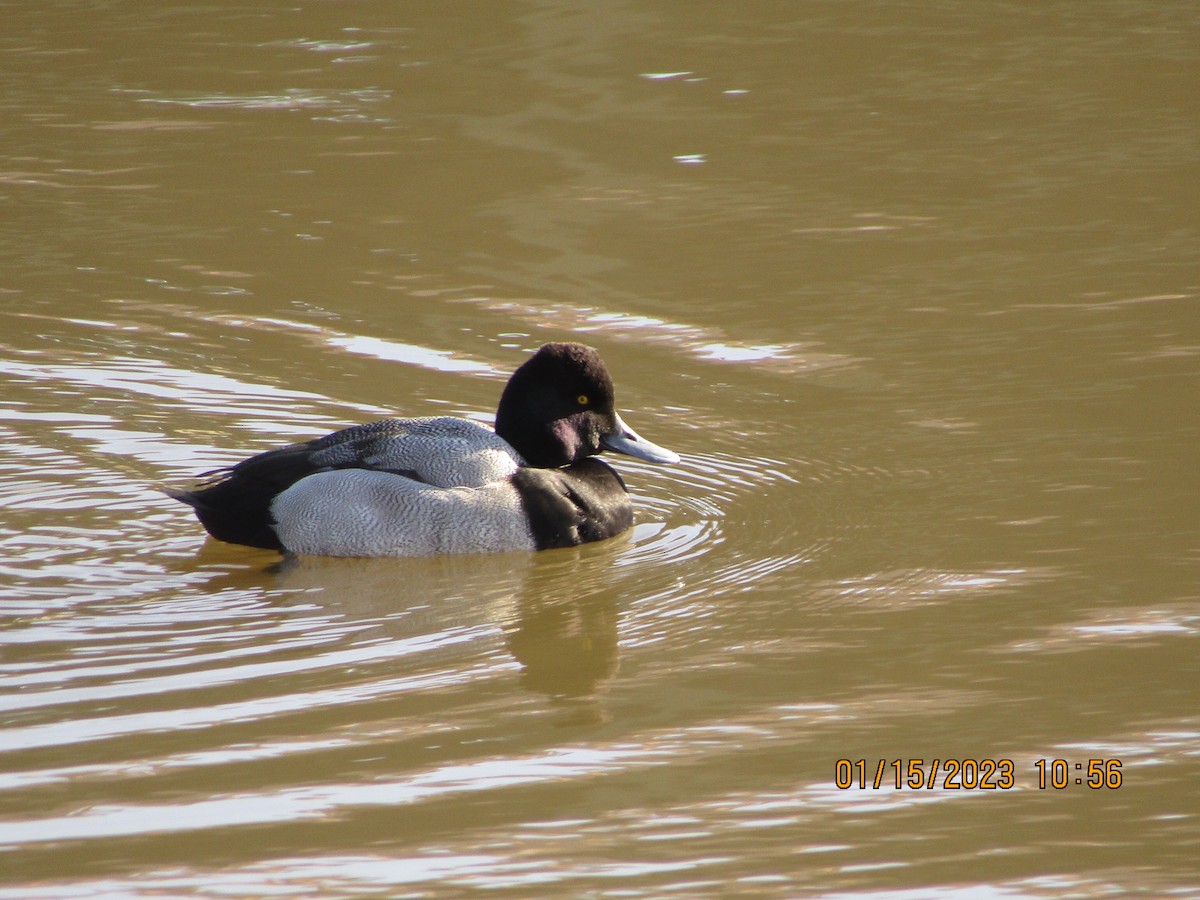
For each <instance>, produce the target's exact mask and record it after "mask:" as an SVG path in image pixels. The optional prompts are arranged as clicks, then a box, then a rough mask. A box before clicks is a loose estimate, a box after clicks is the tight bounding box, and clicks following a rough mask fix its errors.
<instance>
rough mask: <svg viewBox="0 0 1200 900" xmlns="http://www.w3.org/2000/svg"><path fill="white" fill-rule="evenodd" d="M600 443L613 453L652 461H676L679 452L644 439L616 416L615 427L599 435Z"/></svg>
mask: <svg viewBox="0 0 1200 900" xmlns="http://www.w3.org/2000/svg"><path fill="white" fill-rule="evenodd" d="M600 445H601V446H602V447H604V449H605V450H611V451H613V452H614V453H624V454H625V455H626V456H634V457H636V458H638V459H644V460H646V462H652V463H677V462H679V454H678V453H673V452H672V451H670V450H668V449H667V448H666V447H660V446H658V444H653V443H651V442H650V441H648V440H646V439H645V438H644V437H642V436H641V435H640V434H638V433H637V432H636V431H634V430H633V429H632V428H630V427H629V426H628V425H626V424H625V423H624V422H623V421H621V417H620V416H617V427H616V428H615V429H614V430H613V431H611V432H609V433H608V434H604V435H601V436H600Z"/></svg>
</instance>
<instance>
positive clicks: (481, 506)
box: [167, 342, 679, 557]
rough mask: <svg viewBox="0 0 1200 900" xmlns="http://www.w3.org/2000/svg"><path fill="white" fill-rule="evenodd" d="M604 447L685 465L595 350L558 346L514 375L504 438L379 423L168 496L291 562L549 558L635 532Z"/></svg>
mask: <svg viewBox="0 0 1200 900" xmlns="http://www.w3.org/2000/svg"><path fill="white" fill-rule="evenodd" d="M605 451H608V452H611V453H618V454H624V455H626V456H631V457H634V458H636V459H641V460H645V461H647V462H652V463H663V464H671V463H677V462H679V456H678V454H676V453H674V452H672V451H670V450H667V449H666V448H664V447H660V446H658V445H657V444H654V443H652V442H651V441H648V440H646V439H645V438H643V437H641V436H640V435H639V434H638V433H637V432H636V431H634V430H633V429H632V428H630V427H629V426H628V425H627V424H625V421H624V420H623V419H622V418H621V416H620V415H619V414H618V413H617V410H616V405H615V400H614V390H613V379H612V376H611V375H610V374H609V371H608V368H607V367H606V366H605V364H604V362H603V360H601V358H600V354H599V353H598V352H597V351H596V350H595V349H594V348H592V347H589V346H586V345H584V344H579V343H557V342H556V343H548V344H545V345H544V346H542V347H541V348H540V349H538V350H537V351H536V352H535V353H534V354H533V355H532V356H530V357H529V358H528V359H527V360H525V362H523V363H522V364H521V365H520V366H519V367H518V368H517V369H516V371H515V372H513V374H512V376H511V377H510V378H509V380H508V383H507V384H506V385H505V387H504V390H503V392H502V393H501V395H500V402H499V405H498V407H497V409H496V417H495V427H494V428H489V427H488V426H486V425H484V424H481V423H479V422H475V421H472V420H469V419H461V418H454V417H450V416H434V417H420V418H388V419H381V420H379V421H375V422H369V423H365V424H360V425H352V426H350V427H348V428H343V429H341V430H340V431H335V432H333V433H332V434H328V435H326V436H324V437H320V438H315V439H313V440H308V441H304V442H301V443H295V444H289V445H287V446H284V447H278V448H276V449H273V450H267V451H265V452H263V453H259V454H258V455H256V456H252V457H250V458H249V459H245V460H243V461H242V462H239V463H237V464H236V465H234V466H232V467H229V468H226V469H218V470H216V471H213V472H207V473H205V474H203V475H201V476H199V482H198V484H197V485H196V486H195V487H193V488H189V489H180V490H175V489H171V490H168V491H167V493H168V494H169V495H170V496H171V497H173V498H174V499H176V500H178V501H180V502H182V503H185V504H187V505H188V506H190V507H191V508H192V510H193V511H194V512H195V514H196V517H197V518H198V519H199V520H200V524H201V525H203V526H204V528H205V530H206V531H207V532H208V533H209V534H210V535H211V536H212V537H214V538H216V539H217V540H219V541H224V542H227V543H232V544H242V545H245V546H249V547H257V548H261V549H266V550H275V551H278V552H280V553H283V554H285V555H310V556H334V557H375V556H434V555H442V554H460V553H461V554H466V553H498V552H505V551H517V550H527V551H534V550H550V549H555V548H561V547H573V546H577V545H580V544H585V543H590V542H593V541H601V540H606V539H608V538H611V537H615V536H616V535H619V534H622V533H623V532H625V531H627V530H628V529H629V528H630V527H632V525H633V506H632V503H631V501H630V498H629V493H628V490H627V489H626V487H625V482H624V481H623V480H622V479H621V476H620V475H619V474H618V473H617V472H616V470H615V469H613V468H612V467H611V466H610V465H608V464H607V463H606V462H603V461H601V460H599V459H597V458H596V457H597V455H598V454H600V453H602V452H605Z"/></svg>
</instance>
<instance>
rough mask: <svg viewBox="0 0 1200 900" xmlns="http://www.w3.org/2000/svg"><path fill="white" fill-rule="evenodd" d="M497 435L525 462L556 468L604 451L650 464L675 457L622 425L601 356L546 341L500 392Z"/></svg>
mask: <svg viewBox="0 0 1200 900" xmlns="http://www.w3.org/2000/svg"><path fill="white" fill-rule="evenodd" d="M496 433H497V434H498V435H500V437H502V438H504V440H506V441H507V442H508V443H509V444H510V445H511V446H512V447H513V449H515V450H516V451H517V452H518V453H520V454H521V456H522V457H524V458H525V462H526V463H527V464H528V465H530V466H535V467H537V468H543V469H548V468H555V467H557V466H565V465H566V464H567V463H571V462H574V461H575V460H578V459H583V458H584V457H585V456H593V455H595V454H597V453H600V452H601V451H604V450H611V451H613V452H615V453H624V454H626V455H628V456H635V457H637V458H638V459H644V460H647V461H649V462H657V463H673V462H678V461H679V457H678V455H676V454H675V453H672V452H671V451H670V450H667V449H665V448H663V447H659V446H658V445H657V444H652V443H651V442H650V441H648V440H646V439H645V438H643V437H641V436H639V435H638V433H637V432H636V431H634V430H633V429H632V428H630V427H629V426H628V425H626V424H625V423H624V422H623V421H622V420H621V417H620V416H619V415H618V414H617V410H616V407H615V406H614V403H613V382H612V377H611V376H610V375H609V374H608V369H607V368H606V367H605V365H604V362H603V360H601V359H600V354H598V353H597V352H596V351H595V350H593V349H592V348H591V347H586V346H584V345H583V344H546V345H545V346H543V347H542V348H541V349H540V350H538V351H537V353H535V354H533V356H531V357H530V358H529V359H527V360H526V361H525V362H524V363H523V364H522V365H521V367H520V368H519V369H517V371H515V372H514V373H513V375H512V377H511V378H510V379H509V380H508V384H507V385H506V386H505V388H504V393H503V394H501V395H500V406H499V408H498V409H497V410H496Z"/></svg>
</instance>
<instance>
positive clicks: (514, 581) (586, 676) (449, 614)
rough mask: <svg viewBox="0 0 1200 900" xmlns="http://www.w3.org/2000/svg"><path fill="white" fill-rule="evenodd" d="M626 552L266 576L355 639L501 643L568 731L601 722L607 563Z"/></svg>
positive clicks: (322, 567)
mask: <svg viewBox="0 0 1200 900" xmlns="http://www.w3.org/2000/svg"><path fill="white" fill-rule="evenodd" d="M627 544H628V539H627V538H617V539H615V540H610V541H605V542H602V543H600V544H590V545H585V546H581V547H573V548H568V549H563V550H551V551H544V552H541V553H515V554H494V555H480V556H454V557H445V556H443V557H429V558H405V559H386V558H382V559H381V558H373V559H330V558H320V557H290V558H286V559H284V560H283V561H282V562H280V563H279V564H277V565H275V566H273V567H272V572H273V574H274V576H275V586H276V588H277V589H278V590H279V591H281V592H282V593H283V594H284V596H286V597H287V598H288V599H287V602H288V603H295V602H297V601H300V602H305V603H313V604H318V605H320V606H321V607H323V608H324V609H326V610H327V611H329V612H331V613H333V612H335V613H338V614H339V617H340V618H344V619H345V620H350V621H355V622H357V623H360V624H364V625H366V626H367V627H366V629H364V631H365V632H366V633H365V634H364V631H359V632H357V636H356V639H359V640H361V639H363V638H364V637H366V636H368V635H371V634H373V635H375V636H377V637H384V636H386V637H387V638H393V639H395V638H412V637H414V636H418V635H423V634H428V635H437V634H443V635H445V634H448V633H450V632H454V631H461V632H469V631H470V630H474V629H481V630H482V632H483V633H484V634H486V633H491V634H492V635H496V634H499V635H501V636H502V637H503V641H504V646H505V648H506V649H507V650H508V652H509V653H511V654H512V656H513V658H514V659H515V660H516V661H517V663H518V664H519V665H520V667H521V673H520V679H519V682H520V684H521V685H522V687H524V688H525V689H527V690H529V691H532V692H534V693H538V694H541V695H544V696H546V697H548V698H550V699H551V700H552V702H554V704H555V705H556V706H559V707H561V708H563V709H564V711H565V713H566V720H567V722H569V723H571V724H575V723H580V722H594V721H598V720H602V719H604V718H606V716H605V714H604V712H603V710H602V709H600V708H598V699H599V697H600V695H602V693H603V691H604V687H605V685H606V684H607V682H609V681H610V680H611V679H612V677H613V676H614V675H615V674H616V672H617V669H618V665H619V652H618V640H617V637H618V620H619V614H618V609H619V602H618V597H619V591H618V589H617V587H616V586H615V585H614V581H615V580H616V579H617V577H618V576H617V574H616V572H617V570H616V568H615V567H614V565H613V561H614V560H615V558H616V556H617V555H618V554H619V552H620V550H621V549H622V547H624V546H626V545H627ZM497 629H498V632H497Z"/></svg>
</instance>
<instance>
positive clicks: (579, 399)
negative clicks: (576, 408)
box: [575, 394, 592, 406]
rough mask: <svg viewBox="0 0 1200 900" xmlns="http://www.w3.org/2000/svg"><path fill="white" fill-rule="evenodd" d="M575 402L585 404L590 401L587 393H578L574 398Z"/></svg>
mask: <svg viewBox="0 0 1200 900" xmlns="http://www.w3.org/2000/svg"><path fill="white" fill-rule="evenodd" d="M575 402H576V403H578V404H579V405H580V406H587V405H588V404H589V403H591V402H592V401H591V400H590V399H589V398H588V395H587V394H580V395H579V396H578V397H576V398H575Z"/></svg>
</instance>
